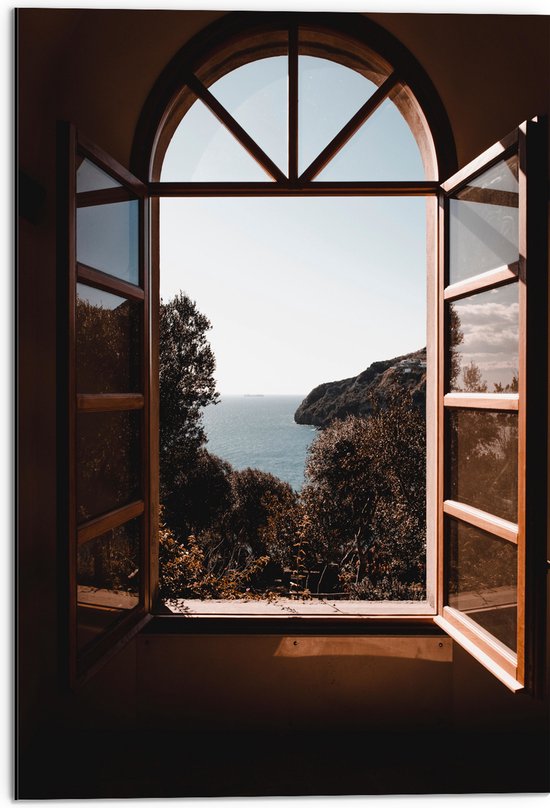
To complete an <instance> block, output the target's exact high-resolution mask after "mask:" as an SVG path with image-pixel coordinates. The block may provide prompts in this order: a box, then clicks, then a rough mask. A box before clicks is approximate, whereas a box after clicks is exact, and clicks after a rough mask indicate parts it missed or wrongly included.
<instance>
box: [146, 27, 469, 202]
mask: <svg viewBox="0 0 550 808" xmlns="http://www.w3.org/2000/svg"><path fill="white" fill-rule="evenodd" d="M321 16H322V17H323V19H322V20H321V21H320V22H318V20H319V15H307V14H305V15H286V17H281V15H269V14H264V15H261V14H260V15H244V17H243V15H240V14H235V15H229V18H225V19H224V20H222V21H221V22H222V23H225V26H222V25H221V24H216V25H215V26H214V29H215V30H214V31H210V33H209V35H205V36H204V37H202V38H201V39H202V40H205V41H199V42H193V43H191V44H190V45H189V46H187V47H186V48H184V49H183V50H182V51H181V52H180V54H178V55H177V56H176V57H175V59H174V60H173V62H172V63H171V65H169V66H168V68H167V69H166V71H165V73H164V74H163V76H161V78H160V79H159V82H158V83H157V87H156V88H155V90H153V93H152V94H151V97H150V100H149V107H150V106H151V103H153V101H154V103H155V109H156V125H155V131H154V132H152V131H151V123H150V122H151V120H152V119H154V117H153V116H152V115H151V109H148V110H147V113H146V114H147V119H148V121H149V138H150V139H149V142H150V143H151V145H152V148H151V149H150V155H151V159H150V163H149V177H150V179H152V180H153V181H158V180H161V181H163V182H178V183H182V182H184V183H189V182H191V183H204V182H208V183H214V182H215V183H227V182H230V183H234V182H237V183H266V182H268V183H273V184H275V185H277V184H278V185H281V184H282V185H292V186H293V187H294V188H297V187H304V186H305V185H308V184H310V183H318V182H323V183H341V182H348V183H349V182H361V183H365V182H385V181H387V182H395V181H404V182H407V181H410V182H421V181H437V180H438V179H439V178H440V176H441V175H442V174H446V173H448V171H449V169H450V168H454V146H453V143H452V136H451V135H450V128H449V125H448V122H447V120H446V116H445V113H444V112H443V109H442V107H441V105H440V102H439V100H438V99H437V96H436V94H435V91H434V90H433V87H432V85H431V82H430V81H429V79H428V78H427V77H426V76H425V74H423V71H422V70H421V68H420V67H419V66H418V64H417V63H416V62H415V60H414V59H413V58H412V56H411V55H410V54H409V53H408V52H407V51H406V50H405V49H404V48H403V47H402V46H401V45H400V44H399V43H397V42H396V41H395V40H394V39H393V37H390V36H389V35H388V34H387V32H385V31H383V30H382V29H380V28H379V27H378V26H375V25H374V24H373V23H371V22H370V21H368V20H366V19H365V18H363V17H358V20H357V19H356V15H328V16H329V17H330V22H331V25H330V27H329V26H328V25H327V20H326V17H327V15H321ZM235 17H236V18H239V19H238V20H236V19H235ZM251 17H252V18H254V20H253V21H251V20H250V18H251ZM351 17H353V19H354V21H356V22H359V25H353V21H352V20H351V19H350V18H351ZM267 18H269V19H267ZM239 21H240V22H241V25H240V26H239V25H238V22H239ZM254 22H255V23H256V24H251V23H254ZM283 22H284V24H283ZM350 22H351V23H352V24H351V25H350ZM243 23H246V24H243ZM261 23H263V25H262V24H261ZM224 27H225V36H223V29H224ZM239 27H240V28H241V30H240V31H239V30H238V29H239ZM356 29H357V30H356ZM373 45H376V47H373ZM159 109H160V114H159ZM143 127H144V121H143V119H142V122H141V133H140V130H139V129H138V137H137V138H136V141H137V142H138V143H139V139H140V134H143ZM134 154H135V152H134Z"/></svg>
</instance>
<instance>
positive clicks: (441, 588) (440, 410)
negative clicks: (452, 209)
mask: <svg viewBox="0 0 550 808" xmlns="http://www.w3.org/2000/svg"><path fill="white" fill-rule="evenodd" d="M447 205H448V203H447V201H446V199H445V197H444V195H443V194H442V193H440V194H439V198H438V243H437V256H438V267H437V613H438V614H441V613H442V611H443V605H444V602H445V585H446V569H445V558H446V555H445V518H444V514H443V499H444V496H445V409H444V405H443V397H444V393H445V306H444V300H443V289H444V286H445V277H446V272H445V270H446V265H447V252H448V238H447V233H446V227H445V224H446V220H447Z"/></svg>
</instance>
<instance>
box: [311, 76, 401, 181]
mask: <svg viewBox="0 0 550 808" xmlns="http://www.w3.org/2000/svg"><path fill="white" fill-rule="evenodd" d="M397 82H398V76H397V74H396V73H392V74H391V75H390V76H388V78H387V79H385V81H384V82H382V84H381V85H380V87H378V89H377V90H376V91H375V92H374V93H373V95H372V96H371V97H370V98H369V99H368V100H367V101H366V102H365V103H364V104H363V106H362V107H361V108H360V109H358V110H357V112H356V113H355V115H353V116H352V117H351V118H350V120H349V121H348V122H347V124H345V126H343V127H342V129H340V131H339V132H338V133H337V134H336V135H335V136H334V137H333V139H332V140H331V141H330V143H329V144H328V145H327V146H325V148H324V149H323V151H322V152H321V153H320V154H319V155H318V156H317V157H316V158H315V160H314V161H313V162H312V163H311V165H310V166H308V168H306V170H305V171H304V172H303V173H302V174H301V176H300V181H301V182H310V181H311V180H313V179H314V178H315V177H316V176H317V175H318V174H319V173H320V172H321V171H322V170H323V169H324V168H325V166H326V165H328V163H330V161H331V160H332V158H333V157H335V156H336V155H337V154H338V152H339V151H340V150H341V149H342V148H343V147H344V146H345V145H346V143H347V142H348V140H350V138H352V137H353V135H354V134H355V133H356V132H357V130H358V129H360V128H361V126H362V125H363V124H364V123H365V121H366V120H367V119H368V118H369V117H370V116H371V115H372V114H373V112H375V111H376V110H377V109H378V107H379V106H380V105H381V104H383V102H384V101H385V100H386V98H387V97H388V95H389V94H390V92H391V91H392V90H393V88H394V87H395V85H396V84H397Z"/></svg>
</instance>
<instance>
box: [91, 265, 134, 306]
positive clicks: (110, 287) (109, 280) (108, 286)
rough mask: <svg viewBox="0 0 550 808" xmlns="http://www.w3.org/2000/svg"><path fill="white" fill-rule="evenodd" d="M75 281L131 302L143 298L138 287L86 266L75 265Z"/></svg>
mask: <svg viewBox="0 0 550 808" xmlns="http://www.w3.org/2000/svg"><path fill="white" fill-rule="evenodd" d="M77 280H78V281H79V282H81V283H87V284H89V285H90V286H94V287H95V288H96V289H102V290H103V291H104V292H111V293H112V294H114V295H123V296H124V297H129V298H130V299H131V300H143V299H144V297H145V294H144V291H143V289H140V288H139V286H134V284H133V283H128V282H127V281H123V280H122V279H121V278H115V277H114V275H108V274H107V273H106V272H101V270H99V269H94V267H89V266H86V264H77Z"/></svg>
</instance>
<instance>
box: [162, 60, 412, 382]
mask: <svg viewBox="0 0 550 808" xmlns="http://www.w3.org/2000/svg"><path fill="white" fill-rule="evenodd" d="M300 69H301V81H300V107H301V113H300V155H301V158H300V168H301V169H303V168H305V167H306V166H307V165H308V164H309V162H310V161H311V160H312V159H313V158H314V157H315V156H316V154H317V153H318V152H319V151H320V149H322V148H323V147H324V146H325V145H326V144H327V143H328V142H329V140H330V139H331V138H332V137H333V136H334V134H336V132H337V131H338V129H339V128H340V127H341V126H342V125H343V124H344V123H345V122H346V120H348V119H349V117H351V115H353V113H354V112H355V111H356V110H357V109H358V108H359V107H360V106H361V105H362V104H363V103H364V101H365V100H366V99H367V98H368V97H369V96H370V95H371V94H372V92H373V91H374V90H375V89H376V87H375V85H374V84H373V83H372V82H370V81H368V80H367V79H365V78H364V77H363V76H360V75H359V74H357V73H355V72H354V71H351V70H348V69H347V68H343V67H341V66H339V65H336V64H334V63H331V62H327V61H326V60H323V59H312V58H310V57H300ZM210 89H211V91H212V92H213V93H214V94H215V95H216V96H217V97H218V98H219V100H220V101H222V103H224V104H225V105H226V106H227V108H228V109H229V110H230V112H231V113H232V114H233V115H234V117H235V118H236V119H237V120H238V121H239V122H240V123H241V125H243V126H244V127H245V128H246V129H247V130H248V131H249V132H250V134H251V135H252V136H253V137H254V138H255V139H257V142H258V143H259V144H260V145H261V146H262V148H263V149H264V150H265V151H266V152H267V153H268V154H269V156H270V157H271V158H272V159H273V160H274V161H275V162H276V163H277V164H278V165H279V166H280V167H281V168H282V169H283V170H285V169H286V164H285V161H286V126H287V123H286V91H287V90H286V59H285V58H284V57H276V58H272V59H266V60H262V61H261V62H256V63H254V64H253V65H249V66H245V67H243V68H239V69H238V70H237V71H233V73H232V74H229V75H228V76H226V77H224V78H223V79H220V81H219V82H217V83H216V84H215V85H213V87H211V88H210ZM353 178H355V179H364V180H367V179H399V178H400V179H422V178H423V171H422V165H421V161H420V157H419V154H418V150H417V147H416V144H415V142H414V140H413V139H412V136H411V134H410V131H409V129H408V127H407V125H406V124H405V122H404V121H403V119H402V117H401V115H400V114H399V112H398V111H397V109H396V108H395V106H394V105H393V104H392V103H391V102H386V104H385V105H383V106H382V107H381V108H380V109H379V110H378V111H377V112H376V113H375V115H374V116H373V117H372V119H371V120H370V121H368V122H367V124H366V125H365V126H364V127H363V129H362V130H360V131H359V132H358V133H357V135H356V136H355V137H354V138H353V139H352V140H350V142H349V143H348V144H347V145H346V147H345V148H344V149H343V150H342V152H341V153H340V154H339V155H338V156H337V157H336V158H335V160H334V162H333V163H332V164H329V166H327V168H326V169H325V171H324V172H323V174H322V175H320V177H319V179H323V180H325V179H327V180H335V179H353ZM162 179H165V180H176V179H179V180H193V179H195V180H214V179H218V180H260V181H262V180H263V181H265V180H266V179H268V178H267V177H266V175H265V174H264V172H263V170H261V169H259V168H258V167H257V165H256V164H255V163H254V161H253V160H252V159H251V158H250V157H249V156H248V154H246V152H244V150H242V149H241V147H240V145H239V144H238V143H236V141H234V140H233V138H232V136H231V135H230V134H229V133H228V132H227V131H226V130H225V129H224V128H223V127H222V126H221V125H220V124H218V123H217V121H216V120H215V118H214V117H213V116H212V115H211V114H210V112H209V111H208V110H207V109H206V108H205V107H204V106H203V105H202V104H201V103H200V102H196V104H195V105H194V106H193V107H192V108H191V110H190V112H189V113H188V114H187V116H186V118H184V121H183V122H182V124H181V125H180V127H179V128H178V130H177V132H176V134H175V136H174V138H173V140H172V143H171V144H170V147H169V149H168V152H167V156H166V159H165V164H164V167H163V174H162ZM425 209H426V200H424V199H422V198H415V199H403V198H391V199H390V198H385V199H384V198H349V197H348V198H309V199H257V198H256V199H253V198H251V199H231V198H229V199H228V198H226V199H164V200H162V203H161V296H162V297H163V299H164V300H168V299H170V298H171V297H173V295H174V294H175V293H176V292H178V291H179V290H180V289H181V290H183V291H184V292H186V293H187V294H188V295H189V296H190V297H191V298H192V299H193V300H196V302H197V305H198V307H199V309H200V310H201V311H202V312H203V313H204V314H206V315H207V316H208V317H209V319H210V320H211V322H212V324H213V329H212V331H211V332H210V340H211V344H212V347H213V349H214V352H215V355H216V360H217V371H216V377H217V381H218V389H219V390H220V392H221V393H222V394H223V393H247V392H248V393H250V392H252V393H264V394H270V393H281V394H283V393H296V394H302V393H303V394H305V393H307V392H309V390H310V389H311V388H312V387H314V386H316V385H317V384H319V383H321V382H324V381H331V380H334V379H341V378H345V377H348V376H352V375H355V374H357V373H359V372H361V371H362V370H364V369H365V368H366V367H367V365H369V364H370V363H371V362H373V361H375V360H377V359H386V358H389V357H392V356H396V355H398V354H400V353H406V352H408V351H413V350H417V349H418V348H421V347H423V346H424V345H425V343H426V336H425V334H426V326H425V322H426V247H425V229H426V225H425Z"/></svg>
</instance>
